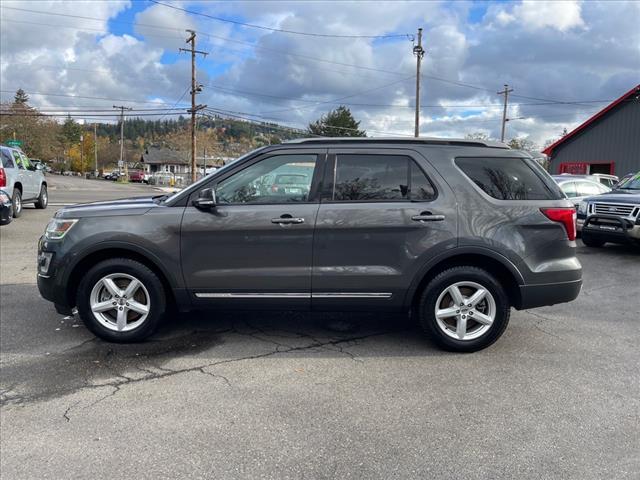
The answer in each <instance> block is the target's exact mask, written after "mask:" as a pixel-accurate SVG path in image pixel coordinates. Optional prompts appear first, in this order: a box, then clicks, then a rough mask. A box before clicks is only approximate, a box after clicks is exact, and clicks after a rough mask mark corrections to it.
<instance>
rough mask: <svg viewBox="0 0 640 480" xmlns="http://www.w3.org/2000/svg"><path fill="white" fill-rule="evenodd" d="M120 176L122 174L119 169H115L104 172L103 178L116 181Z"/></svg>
mask: <svg viewBox="0 0 640 480" xmlns="http://www.w3.org/2000/svg"><path fill="white" fill-rule="evenodd" d="M121 176H122V174H121V173H120V172H119V171H117V170H115V171H113V172H111V173H108V174H106V175H105V176H104V179H105V180H111V181H113V182H115V181H116V180H118V179H119V178H120V177H121Z"/></svg>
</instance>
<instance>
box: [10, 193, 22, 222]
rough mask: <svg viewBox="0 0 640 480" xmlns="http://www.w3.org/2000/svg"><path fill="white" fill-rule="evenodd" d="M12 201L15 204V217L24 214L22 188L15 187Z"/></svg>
mask: <svg viewBox="0 0 640 480" xmlns="http://www.w3.org/2000/svg"><path fill="white" fill-rule="evenodd" d="M11 203H12V204H13V218H18V217H19V216H20V215H22V192H20V189H18V188H15V187H14V189H13V196H12V197H11Z"/></svg>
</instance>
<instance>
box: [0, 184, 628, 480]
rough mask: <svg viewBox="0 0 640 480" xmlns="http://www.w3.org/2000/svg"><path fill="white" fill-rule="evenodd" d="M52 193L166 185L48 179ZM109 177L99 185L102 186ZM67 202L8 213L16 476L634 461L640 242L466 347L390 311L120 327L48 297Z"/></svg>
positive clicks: (601, 255) (7, 454) (3, 346)
mask: <svg viewBox="0 0 640 480" xmlns="http://www.w3.org/2000/svg"><path fill="white" fill-rule="evenodd" d="M52 180H53V182H54V184H55V182H56V181H58V182H59V183H58V186H57V188H54V189H52V191H51V201H52V203H54V204H56V203H60V204H63V203H74V202H77V201H86V200H89V199H93V198H95V199H103V198H104V199H106V198H116V197H118V196H123V194H124V195H139V194H146V193H149V192H153V193H155V192H154V191H153V190H152V189H151V187H146V186H127V185H114V184H111V183H109V182H99V181H86V180H81V179H67V178H66V177H60V178H59V179H58V178H55V177H52ZM96 192H97V193H96ZM55 208H56V207H55V206H52V207H50V208H49V209H48V210H46V211H44V212H43V211H36V210H34V209H31V208H27V209H25V211H24V214H23V217H21V218H20V219H18V220H16V221H15V222H14V223H13V224H11V225H9V226H8V227H3V228H2V229H1V230H0V235H1V236H2V242H1V243H2V247H1V251H0V260H1V262H0V263H1V264H2V267H1V268H2V270H1V271H0V280H1V288H0V289H1V304H2V319H1V321H0V361H1V368H2V374H1V378H0V380H1V386H0V394H1V395H2V396H1V398H0V405H1V410H0V415H1V420H2V436H1V437H2V438H1V444H0V448H1V449H2V452H3V455H2V465H1V471H2V473H3V476H6V478H34V477H40V478H48V477H50V478H87V477H92V478H112V477H114V476H119V477H124V478H126V477H136V478H170V477H178V476H186V475H191V476H201V477H216V478H339V477H350V478H429V477H436V476H440V477H447V478H515V477H520V478H541V477H542V478H581V479H584V478H632V477H633V476H634V475H636V474H637V472H638V471H640V459H639V458H638V455H637V445H638V442H640V386H639V384H638V374H637V365H638V364H639V363H640V349H639V348H638V342H639V341H640V304H639V303H638V297H639V296H640V281H638V275H639V274H638V270H639V269H638V266H639V265H640V253H639V251H638V250H637V249H633V248H631V247H622V246H613V245H609V246H607V247H605V248H603V249H587V248H585V247H583V246H582V245H581V243H580V242H579V241H578V244H579V245H580V248H579V251H578V256H579V258H580V260H581V262H582V263H583V266H584V288H583V291H582V293H581V295H580V297H579V298H578V299H577V300H576V301H575V302H573V303H570V304H562V305H556V306H553V307H546V308H541V309H536V310H535V311H530V312H528V311H522V312H514V313H513V315H512V320H511V325H510V327H509V328H508V329H507V332H506V333H505V335H504V336H503V337H502V338H501V340H500V341H499V342H497V343H496V344H495V345H494V346H492V347H491V348H489V349H487V350H484V351H481V352H479V353H475V354H471V355H460V354H449V353H445V352H442V351H440V350H437V349H436V348H435V347H433V346H432V345H431V344H430V343H429V342H428V341H427V340H425V339H424V337H423V336H422V335H421V333H420V332H419V331H418V329H417V328H416V327H415V326H414V325H413V324H412V323H411V322H410V321H408V320H407V319H405V318H401V317H398V316H390V315H331V316H329V315H314V316H309V315H304V314H294V313H269V314H266V313H257V312H253V313H243V314H237V313H235V314H225V313H210V312H209V313H206V314H204V313H202V314H197V313H194V314H190V315H182V316H173V317H172V318H171V319H170V320H169V321H168V322H167V324H166V326H165V327H164V328H163V329H162V331H161V332H160V333H159V334H158V335H156V336H155V337H154V338H153V339H152V340H151V341H149V342H146V343H143V344H137V345H136V344H133V345H115V344H108V343H105V342H102V341H100V340H98V339H96V338H95V337H94V336H93V335H91V334H90V333H89V332H87V331H86V329H85V328H84V327H83V326H82V324H81V323H79V320H78V319H77V318H73V317H66V318H65V317H62V316H60V315H58V314H56V313H55V311H54V310H53V307H52V305H51V304H50V303H48V302H45V301H44V300H42V299H41V298H40V297H39V294H38V291H37V288H36V286H35V284H34V281H35V280H34V277H35V248H36V242H37V236H38V235H39V234H40V232H42V230H43V229H44V226H45V225H46V223H47V221H48V219H49V218H50V216H51V215H52V214H53V213H54V211H55Z"/></svg>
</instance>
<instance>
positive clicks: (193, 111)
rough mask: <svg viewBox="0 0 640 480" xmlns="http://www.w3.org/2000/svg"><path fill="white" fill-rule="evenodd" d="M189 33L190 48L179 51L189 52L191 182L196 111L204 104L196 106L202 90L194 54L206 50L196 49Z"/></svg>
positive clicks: (193, 168) (193, 166)
mask: <svg viewBox="0 0 640 480" xmlns="http://www.w3.org/2000/svg"><path fill="white" fill-rule="evenodd" d="M187 32H189V33H190V34H191V35H189V38H187V40H186V42H187V43H190V44H191V48H189V49H187V48H181V49H180V51H181V52H191V108H190V109H189V110H188V112H189V113H191V182H195V181H196V178H197V177H196V174H197V164H196V112H197V111H198V110H202V109H203V108H205V107H206V105H198V106H196V95H197V94H198V93H200V92H201V91H202V85H198V84H197V83H196V54H197V53H199V54H200V55H202V56H204V57H206V56H207V55H208V52H202V51H200V50H196V32H195V31H193V30H187Z"/></svg>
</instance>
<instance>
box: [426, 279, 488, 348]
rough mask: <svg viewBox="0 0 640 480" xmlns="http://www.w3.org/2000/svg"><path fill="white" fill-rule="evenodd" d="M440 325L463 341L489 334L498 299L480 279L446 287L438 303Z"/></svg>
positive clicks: (449, 334)
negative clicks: (477, 281) (481, 283)
mask: <svg viewBox="0 0 640 480" xmlns="http://www.w3.org/2000/svg"><path fill="white" fill-rule="evenodd" d="M434 313H435V319H436V324H437V325H438V328H439V329H440V330H441V331H442V332H443V333H444V334H445V335H447V336H449V337H451V338H454V339H456V340H460V341H469V340H475V339H476V338H479V337H481V336H482V335H484V334H485V333H487V332H488V331H489V330H490V329H491V327H492V325H493V322H494V321H495V318H496V302H495V299H494V298H493V295H492V294H491V292H489V290H488V289H487V288H486V287H484V286H482V285H480V284H479V283H476V282H468V281H466V282H457V283H454V284H451V285H449V286H448V287H447V288H445V289H444V290H443V291H442V293H441V294H440V296H439V297H438V300H437V301H436V306H435V312H434Z"/></svg>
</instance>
